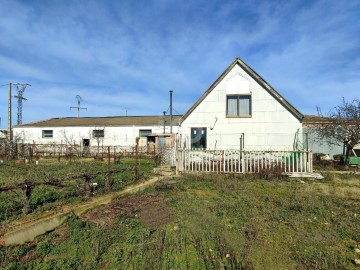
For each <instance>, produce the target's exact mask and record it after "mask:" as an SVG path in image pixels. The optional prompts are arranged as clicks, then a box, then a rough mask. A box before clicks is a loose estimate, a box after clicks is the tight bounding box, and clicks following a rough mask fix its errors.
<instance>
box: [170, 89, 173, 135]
mask: <svg viewBox="0 0 360 270" xmlns="http://www.w3.org/2000/svg"><path fill="white" fill-rule="evenodd" d="M172 93H173V90H170V133H172Z"/></svg>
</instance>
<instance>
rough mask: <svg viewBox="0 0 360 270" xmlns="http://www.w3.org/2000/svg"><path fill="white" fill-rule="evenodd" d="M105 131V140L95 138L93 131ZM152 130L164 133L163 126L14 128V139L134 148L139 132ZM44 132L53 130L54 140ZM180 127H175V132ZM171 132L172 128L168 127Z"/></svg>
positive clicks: (44, 142)
mask: <svg viewBox="0 0 360 270" xmlns="http://www.w3.org/2000/svg"><path fill="white" fill-rule="evenodd" d="M99 129H104V138H99V139H96V138H93V136H92V132H93V130H99ZM142 129H151V130H152V133H155V134H161V133H163V126H130V127H129V126H128V127H119V126H118V127H116V126H109V127H26V128H24V127H23V128H17V127H15V128H14V139H20V140H23V142H24V143H33V142H35V143H36V144H52V143H56V144H60V143H63V144H64V143H74V142H75V143H76V144H80V143H81V145H82V141H83V139H89V140H90V146H97V145H98V142H99V143H100V145H104V146H134V145H135V139H136V137H139V130H142ZM43 130H53V137H52V138H43V137H42V131H43ZM177 130H178V127H177V126H173V132H177ZM165 131H166V132H170V127H166V130H165ZM140 144H146V140H145V141H144V139H141V140H140Z"/></svg>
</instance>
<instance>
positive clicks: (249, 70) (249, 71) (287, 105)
mask: <svg viewBox="0 0 360 270" xmlns="http://www.w3.org/2000/svg"><path fill="white" fill-rule="evenodd" d="M236 65H239V66H240V67H241V68H242V69H243V70H244V71H245V72H246V73H247V74H248V75H249V76H250V77H251V78H253V79H254V80H255V81H256V82H257V83H258V84H260V85H261V86H262V87H263V88H264V89H265V90H266V91H267V92H268V93H269V94H270V95H271V96H272V97H274V98H275V99H276V100H277V101H278V102H279V103H280V104H281V105H283V106H284V107H285V108H286V109H287V110H288V111H289V112H291V113H292V114H293V115H294V116H295V117H296V118H297V119H299V120H300V121H301V120H302V119H303V117H304V116H303V115H302V114H301V113H300V112H299V111H298V110H297V109H296V108H295V107H294V106H292V105H291V104H290V103H289V102H288V101H287V100H286V99H285V98H284V97H283V96H281V95H280V94H279V93H278V92H277V91H276V90H275V89H274V88H273V87H272V86H271V85H270V84H269V83H268V82H266V81H265V80H264V79H263V78H262V77H261V76H260V75H259V74H258V73H256V72H255V71H254V70H253V69H252V68H251V67H249V66H248V65H247V64H246V63H245V62H244V61H243V60H241V59H240V57H236V58H235V60H234V61H233V62H232V63H231V64H230V65H229V66H228V67H227V68H226V69H225V71H224V72H223V73H222V74H221V75H220V76H219V77H218V78H217V79H216V81H215V82H213V84H212V85H210V87H209V88H208V89H207V90H206V91H205V93H204V94H203V95H202V96H201V97H200V98H199V99H198V100H197V101H196V102H195V103H194V105H193V106H191V108H190V109H189V110H188V111H187V112H186V113H185V114H184V116H183V118H182V119H181V122H183V121H184V120H185V119H186V118H187V117H188V116H189V115H190V114H191V113H192V112H193V111H194V110H195V109H196V107H197V106H199V104H200V103H201V102H202V101H203V100H204V99H205V98H206V97H207V96H208V95H209V94H210V93H211V91H212V90H214V88H215V87H216V86H217V85H218V84H219V83H220V82H221V81H222V80H223V79H224V78H225V76H226V75H227V74H228V73H229V72H230V71H231V70H232V69H233V68H234V67H235V66H236Z"/></svg>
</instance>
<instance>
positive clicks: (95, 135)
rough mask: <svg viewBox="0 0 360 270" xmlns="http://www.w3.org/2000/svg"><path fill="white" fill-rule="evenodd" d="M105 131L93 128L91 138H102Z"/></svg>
mask: <svg viewBox="0 0 360 270" xmlns="http://www.w3.org/2000/svg"><path fill="white" fill-rule="evenodd" d="M104 137H105V131H104V130H103V129H94V130H93V138H104Z"/></svg>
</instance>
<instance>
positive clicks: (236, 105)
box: [226, 95, 251, 117]
mask: <svg viewBox="0 0 360 270" xmlns="http://www.w3.org/2000/svg"><path fill="white" fill-rule="evenodd" d="M226 116H227V117H251V95H228V96H226Z"/></svg>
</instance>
